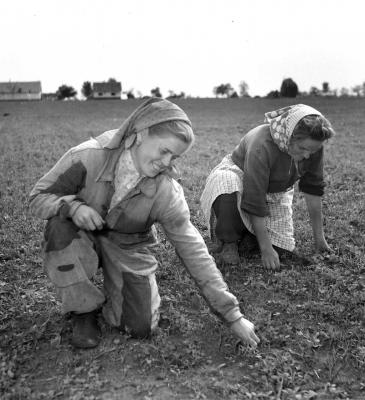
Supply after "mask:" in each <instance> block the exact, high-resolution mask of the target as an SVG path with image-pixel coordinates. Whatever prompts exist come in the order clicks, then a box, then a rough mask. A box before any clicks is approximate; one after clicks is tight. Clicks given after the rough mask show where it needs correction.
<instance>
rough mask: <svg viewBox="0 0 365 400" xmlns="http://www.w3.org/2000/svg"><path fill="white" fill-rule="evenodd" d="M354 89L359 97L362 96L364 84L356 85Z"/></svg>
mask: <svg viewBox="0 0 365 400" xmlns="http://www.w3.org/2000/svg"><path fill="white" fill-rule="evenodd" d="M352 91H353V92H354V93H355V94H356V96H357V97H360V96H361V92H362V86H361V85H356V86H354V87H353V88H352Z"/></svg>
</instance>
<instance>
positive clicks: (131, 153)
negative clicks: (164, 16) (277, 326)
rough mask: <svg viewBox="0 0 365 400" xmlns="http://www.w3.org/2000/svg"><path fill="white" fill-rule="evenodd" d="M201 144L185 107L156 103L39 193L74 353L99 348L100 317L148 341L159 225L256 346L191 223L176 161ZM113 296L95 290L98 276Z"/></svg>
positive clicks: (75, 156)
mask: <svg viewBox="0 0 365 400" xmlns="http://www.w3.org/2000/svg"><path fill="white" fill-rule="evenodd" d="M193 141H194V133H193V130H192V128H191V122H190V120H189V119H188V117H187V115H186V114H185V113H184V111H183V110H181V109H180V108H179V107H178V106H177V105H175V104H173V103H171V102H169V101H167V100H162V99H156V98H151V99H149V100H147V101H146V102H145V103H143V104H142V105H141V106H140V107H139V108H137V109H136V110H135V111H134V112H133V113H132V114H131V115H130V117H129V118H128V119H127V120H126V121H125V122H124V123H123V124H122V126H121V127H120V128H119V129H116V130H111V131H107V132H105V133H103V134H102V135H100V136H98V137H96V138H93V139H90V140H88V141H86V142H84V143H81V144H80V145H78V146H76V147H74V148H72V149H70V150H69V151H68V152H67V153H66V154H65V155H64V156H63V157H62V158H61V159H60V160H59V161H58V162H57V163H56V165H55V166H54V167H53V168H52V169H51V170H50V171H49V172H48V173H47V174H46V175H44V176H43V177H42V178H41V179H40V180H39V181H38V183H37V184H36V185H35V187H34V188H33V190H32V192H31V194H30V200H31V201H30V206H31V209H32V210H33V212H34V214H35V215H37V216H38V217H40V218H43V219H47V220H48V223H47V225H46V229H45V234H44V261H45V268H46V271H47V273H48V275H49V277H50V279H51V281H52V282H53V283H54V285H55V287H56V290H57V293H58V295H59V296H60V299H61V301H62V309H63V311H64V312H65V313H67V312H71V315H72V322H73V333H72V344H73V345H74V346H76V347H80V348H88V347H95V346H97V345H98V343H99V341H100V328H99V327H98V324H97V318H96V316H97V313H96V311H97V310H98V309H99V308H100V307H103V316H104V318H105V320H106V321H107V322H108V323H109V324H110V325H112V326H116V327H121V328H126V329H127V330H129V332H130V333H131V335H132V336H133V337H138V338H144V337H148V336H149V335H150V333H151V331H152V330H153V329H154V328H155V327H156V326H157V324H158V320H159V305H160V296H159V293H158V288H157V284H156V279H155V271H156V269H157V261H156V259H155V257H154V256H153V255H152V253H151V252H150V250H149V249H148V247H149V246H150V245H153V244H155V243H156V239H157V238H156V232H155V227H154V223H155V222H158V223H160V224H161V226H162V228H163V229H164V231H165V233H166V235H167V237H168V238H169V240H170V241H171V242H172V244H173V245H174V246H175V248H176V250H177V252H178V254H179V256H180V258H181V259H182V261H183V263H184V264H185V266H186V268H187V269H188V271H189V273H190V274H191V276H192V277H193V279H194V280H195V282H196V283H197V285H198V286H199V288H200V290H201V292H202V294H203V296H204V297H205V299H206V300H207V302H208V304H209V305H210V306H211V308H212V309H213V311H215V312H216V313H217V314H218V315H219V316H220V317H221V318H222V319H223V320H224V321H225V322H227V324H228V325H229V326H230V327H231V329H232V331H233V332H234V333H235V334H236V335H237V336H238V337H239V338H240V339H242V340H243V341H245V342H246V343H248V344H250V345H252V346H256V344H257V343H258V342H259V339H258V338H257V336H256V335H255V333H254V326H253V324H252V323H251V322H250V321H248V320H246V319H245V318H243V316H242V314H241V312H240V309H239V306H238V302H237V299H236V298H235V297H234V296H233V295H232V294H231V293H230V292H229V290H228V287H227V285H226V283H225V282H224V280H223V278H222V276H221V274H220V272H219V270H218V269H217V267H216V265H215V263H214V260H213V258H212V257H211V256H210V255H209V253H208V250H207V248H206V245H205V243H204V241H203V239H202V237H201V235H200V234H199V233H198V231H197V230H196V229H195V227H194V226H193V225H192V223H191V222H190V213H189V209H188V205H187V203H186V200H185V197H184V194H183V190H182V188H181V187H180V185H179V184H178V183H177V182H176V180H175V179H174V178H173V176H174V173H175V172H174V167H173V162H174V160H175V159H176V158H178V157H180V156H181V155H183V154H184V153H185V152H186V151H187V150H189V148H190V147H191V145H192V144H193ZM99 266H100V267H101V268H102V271H103V275H104V289H105V291H104V292H103V291H101V290H100V289H99V288H98V287H97V286H95V284H94V283H93V276H94V275H95V274H96V272H97V269H98V267H99Z"/></svg>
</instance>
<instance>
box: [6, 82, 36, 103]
mask: <svg viewBox="0 0 365 400" xmlns="http://www.w3.org/2000/svg"><path fill="white" fill-rule="evenodd" d="M41 99H42V86H41V82H40V81H34V82H0V100H41Z"/></svg>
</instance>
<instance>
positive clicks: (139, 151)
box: [132, 132, 189, 178]
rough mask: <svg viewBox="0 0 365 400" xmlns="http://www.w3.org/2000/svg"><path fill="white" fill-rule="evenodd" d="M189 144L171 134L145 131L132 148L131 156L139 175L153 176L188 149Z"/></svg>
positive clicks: (169, 165)
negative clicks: (156, 133)
mask: <svg viewBox="0 0 365 400" xmlns="http://www.w3.org/2000/svg"><path fill="white" fill-rule="evenodd" d="M188 147H189V144H188V143H185V142H183V141H182V140H181V139H180V138H178V137H177V136H173V135H171V134H163V133H161V134H160V135H158V136H156V135H153V136H152V135H150V134H148V133H147V132H146V134H144V135H143V136H142V138H141V143H139V144H138V143H136V144H135V145H134V146H133V148H132V158H133V161H134V163H135V166H136V168H137V170H138V172H139V173H140V174H141V175H144V176H148V177H149V178H154V177H155V176H156V175H158V174H160V173H161V172H163V171H165V170H166V169H168V168H169V167H171V166H172V165H173V162H174V160H176V159H177V158H178V157H180V156H181V155H182V154H183V153H185V151H186V150H187V149H188Z"/></svg>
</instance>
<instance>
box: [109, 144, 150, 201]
mask: <svg viewBox="0 0 365 400" xmlns="http://www.w3.org/2000/svg"><path fill="white" fill-rule="evenodd" d="M142 178H143V176H142V175H140V173H139V172H138V171H137V169H136V167H135V165H134V162H133V159H132V155H131V152H130V150H129V149H125V150H124V151H123V153H122V154H121V156H120V157H119V160H118V162H117V164H116V166H115V174H114V194H113V197H112V199H111V202H110V208H113V207H114V206H115V205H116V204H117V203H119V202H120V201H121V200H123V198H124V197H125V196H126V195H127V194H128V193H129V192H130V191H131V190H132V189H133V188H135V187H136V185H137V184H138V183H139V182H140V181H141V179H142Z"/></svg>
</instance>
